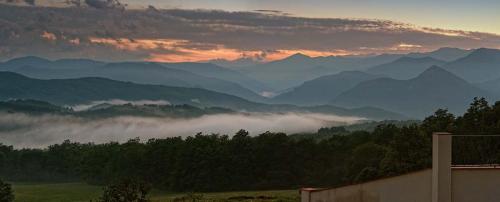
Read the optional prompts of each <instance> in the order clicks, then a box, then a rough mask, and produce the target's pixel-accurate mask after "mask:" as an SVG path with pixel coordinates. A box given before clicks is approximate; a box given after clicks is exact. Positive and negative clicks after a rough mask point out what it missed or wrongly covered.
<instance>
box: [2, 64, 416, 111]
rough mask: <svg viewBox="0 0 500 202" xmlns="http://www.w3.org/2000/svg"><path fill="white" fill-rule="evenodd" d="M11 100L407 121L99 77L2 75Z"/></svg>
mask: <svg viewBox="0 0 500 202" xmlns="http://www.w3.org/2000/svg"><path fill="white" fill-rule="evenodd" d="M10 99H35V100H42V101H46V102H50V103H54V104H57V105H77V104H86V103H89V102H93V101H105V100H113V99H120V100H127V101H140V100H164V101H168V102H169V103H171V104H173V105H182V104H189V105H192V106H196V107H222V108H228V109H232V110H238V111H247V112H266V113H286V112H309V113H310V112H315V113H326V114H332V113H333V114H335V115H339V116H360V117H365V118H369V119H374V120H384V119H405V118H406V117H405V116H403V115H401V114H398V113H394V112H390V111H387V110H382V109H377V108H359V109H345V108H341V107H335V106H324V107H322V109H324V110H317V108H314V107H312V108H308V107H297V106H294V105H269V104H262V103H256V102H251V101H248V100H245V99H242V98H239V97H236V96H232V95H228V94H223V93H218V92H214V91H209V90H205V89H198V88H185V87H169V86H161V85H147V84H136V83H131V82H122V81H115V80H110V79H104V78H96V77H89V78H78V79H50V80H41V79H33V78H29V77H26V76H23V75H20V74H17V73H12V72H0V101H1V100H10Z"/></svg>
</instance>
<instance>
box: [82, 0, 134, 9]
mask: <svg viewBox="0 0 500 202" xmlns="http://www.w3.org/2000/svg"><path fill="white" fill-rule="evenodd" d="M85 4H87V5H88V6H90V7H92V8H97V9H109V8H124V7H125V5H124V4H122V3H121V2H120V1H118V0H85Z"/></svg>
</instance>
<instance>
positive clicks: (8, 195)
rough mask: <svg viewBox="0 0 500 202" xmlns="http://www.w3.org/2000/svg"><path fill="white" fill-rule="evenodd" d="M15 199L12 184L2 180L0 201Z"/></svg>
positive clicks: (0, 181) (0, 183)
mask: <svg viewBox="0 0 500 202" xmlns="http://www.w3.org/2000/svg"><path fill="white" fill-rule="evenodd" d="M11 201H14V193H12V188H11V186H10V184H8V183H5V182H3V181H2V180H0V202H11Z"/></svg>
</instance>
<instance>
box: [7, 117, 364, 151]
mask: <svg viewBox="0 0 500 202" xmlns="http://www.w3.org/2000/svg"><path fill="white" fill-rule="evenodd" d="M359 120H362V118H357V117H340V116H335V115H325V114H314V113H302V114H301V113H287V114H219V115H206V116H202V117H198V118H193V119H172V118H148V117H115V118H106V119H92V120H90V119H83V118H78V117H73V116H57V115H44V116H30V115H26V114H2V115H1V116H0V142H2V143H3V144H7V145H14V146H15V147H18V148H23V147H46V146H48V145H51V144H55V143H60V142H62V141H64V140H66V139H69V140H71V141H77V142H95V143H103V142H109V141H119V142H124V141H126V140H128V139H131V138H135V137H140V138H141V139H142V140H147V139H150V138H164V137H177V136H182V137H187V136H193V135H195V134H196V133H198V132H203V133H205V134H210V133H219V134H227V135H232V134H234V133H235V132H237V131H238V130H239V129H246V130H248V131H249V132H250V133H251V134H252V135H257V134H260V133H263V132H266V131H271V132H286V133H299V132H314V131H316V130H317V129H319V128H320V127H324V126H336V125H343V124H351V123H355V122H357V121H359Z"/></svg>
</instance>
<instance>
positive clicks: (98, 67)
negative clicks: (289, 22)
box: [0, 56, 265, 102]
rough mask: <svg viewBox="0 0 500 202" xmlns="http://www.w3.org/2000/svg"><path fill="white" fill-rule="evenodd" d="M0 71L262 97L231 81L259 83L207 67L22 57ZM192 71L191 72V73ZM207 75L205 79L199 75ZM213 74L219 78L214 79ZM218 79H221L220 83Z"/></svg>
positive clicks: (248, 97)
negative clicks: (195, 88)
mask: <svg viewBox="0 0 500 202" xmlns="http://www.w3.org/2000/svg"><path fill="white" fill-rule="evenodd" d="M0 70H1V71H12V72H17V73H20V74H23V75H26V76H30V77H33V78H39V79H66V78H80V77H103V78H109V79H114V80H118V81H130V82H136V83H142V84H158V85H167V86H176V87H197V88H204V89H208V90H213V91H217V92H222V93H227V94H231V95H236V96H239V97H242V98H245V99H248V100H252V101H260V102H262V101H263V100H264V99H265V98H263V97H262V96H260V95H259V94H257V93H256V92H254V91H251V90H249V89H247V88H245V87H243V86H241V85H240V84H238V83H236V82H233V81H236V80H238V81H241V82H242V83H248V84H251V86H255V88H257V89H258V88H265V87H262V86H260V87H259V82H258V81H255V80H252V79H250V78H248V77H246V76H244V75H241V74H240V73H238V72H235V71H231V70H229V69H225V68H222V67H217V66H215V65H211V64H210V65H207V64H194V63H185V64H182V63H177V64H159V63H148V62H122V63H104V62H98V61H92V60H84V59H64V60H56V61H49V60H46V59H42V58H38V57H32V56H31V57H23V58H17V59H13V60H10V61H7V62H4V63H1V64H0ZM193 72H195V73H193ZM203 74H207V76H203ZM215 75H217V76H218V77H219V78H216V76H215ZM220 78H225V79H227V80H223V79H220Z"/></svg>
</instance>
